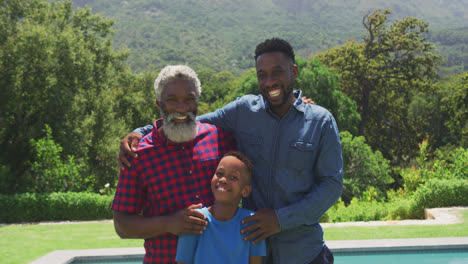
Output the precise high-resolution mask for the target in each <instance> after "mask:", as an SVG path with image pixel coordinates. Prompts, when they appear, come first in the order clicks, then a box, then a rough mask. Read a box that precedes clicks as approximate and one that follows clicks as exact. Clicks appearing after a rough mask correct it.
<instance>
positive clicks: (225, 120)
mask: <svg viewBox="0 0 468 264" xmlns="http://www.w3.org/2000/svg"><path fill="white" fill-rule="evenodd" d="M240 101H241V98H237V100H236V101H233V102H230V103H228V104H227V105H225V106H224V107H222V108H219V109H216V111H214V112H211V113H208V114H204V115H201V116H198V117H197V120H198V121H200V122H202V123H208V124H212V125H215V126H218V127H222V128H223V129H225V130H226V131H228V132H229V133H231V134H233V135H234V132H235V127H236V120H237V118H238V116H239V113H238V112H239V111H238V104H239V102H240Z"/></svg>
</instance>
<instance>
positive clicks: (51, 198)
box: [0, 192, 113, 223]
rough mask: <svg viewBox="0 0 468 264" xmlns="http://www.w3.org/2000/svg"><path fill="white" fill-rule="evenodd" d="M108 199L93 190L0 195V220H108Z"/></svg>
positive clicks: (110, 196) (109, 213)
mask: <svg viewBox="0 0 468 264" xmlns="http://www.w3.org/2000/svg"><path fill="white" fill-rule="evenodd" d="M112 200H113V196H112V195H99V194H94V193H73V192H68V193H50V194H37V193H23V194H14V195H3V194H0V211H1V212H4V213H2V214H1V215H0V222H2V223H20V222H38V221H65V220H69V221H71V220H97V219H110V218H112V212H111V210H110V209H109V208H110V205H111V203H112Z"/></svg>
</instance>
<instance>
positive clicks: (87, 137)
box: [0, 0, 138, 192]
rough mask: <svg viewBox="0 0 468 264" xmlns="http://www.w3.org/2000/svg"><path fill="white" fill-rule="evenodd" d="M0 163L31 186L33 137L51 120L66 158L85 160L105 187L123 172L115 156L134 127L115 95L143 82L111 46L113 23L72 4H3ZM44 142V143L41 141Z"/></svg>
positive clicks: (18, 187)
mask: <svg viewBox="0 0 468 264" xmlns="http://www.w3.org/2000/svg"><path fill="white" fill-rule="evenodd" d="M0 5H1V6H0V7H1V8H0V21H1V23H0V24H1V27H2V28H3V29H5V30H2V31H1V33H0V87H2V89H1V96H0V122H1V124H2V125H1V126H0V147H1V148H2V149H4V150H5V151H3V152H1V154H0V163H1V164H5V165H7V166H9V167H10V169H11V171H12V172H13V173H14V177H15V178H16V181H17V182H16V183H11V184H10V185H9V186H11V187H12V188H13V189H14V191H15V192H17V191H24V188H23V186H24V185H25V184H23V183H25V182H26V181H27V179H25V178H24V175H27V174H28V170H29V169H30V168H29V166H28V164H29V163H28V160H30V159H31V158H32V151H31V148H30V144H29V142H30V140H31V139H34V140H37V139H39V138H41V137H42V136H43V135H42V132H41V130H42V129H43V127H44V125H45V124H49V125H50V127H51V128H52V130H53V131H54V132H55V135H54V141H55V142H56V143H57V144H58V145H60V146H61V147H63V152H64V153H63V154H64V155H73V156H74V157H75V158H76V159H78V160H82V161H83V162H86V163H87V164H88V166H87V167H86V169H87V171H83V173H84V174H88V176H90V177H95V178H96V184H97V185H99V186H103V185H104V184H105V183H107V182H113V181H114V180H115V178H116V176H117V171H118V170H117V166H116V164H115V153H116V151H117V149H118V142H119V139H120V138H121V137H122V136H123V135H124V134H125V133H126V131H128V130H129V129H128V128H127V126H126V123H127V121H126V119H127V118H128V119H131V118H132V117H133V116H132V114H135V113H132V112H130V113H128V114H125V115H124V114H119V115H117V113H118V111H117V109H120V106H119V101H117V100H116V96H117V95H118V94H121V93H123V92H119V91H118V90H119V88H120V83H123V84H128V82H129V81H131V80H132V79H138V78H137V77H133V75H132V74H131V73H130V72H129V71H128V70H127V69H126V66H125V65H124V64H123V61H124V59H125V58H126V54H125V53H118V52H114V51H113V50H112V40H111V38H110V34H111V26H112V23H113V22H112V21H110V20H105V19H103V18H102V17H101V16H100V15H93V14H91V10H90V9H77V10H73V8H72V2H71V1H60V2H54V1H52V2H51V1H45V0H21V1H2V2H1V4H0ZM36 142H37V141H36ZM96 189H97V187H96Z"/></svg>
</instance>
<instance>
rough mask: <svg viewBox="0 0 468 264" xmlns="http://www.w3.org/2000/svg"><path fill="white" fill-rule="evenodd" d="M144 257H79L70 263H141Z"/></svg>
mask: <svg viewBox="0 0 468 264" xmlns="http://www.w3.org/2000/svg"><path fill="white" fill-rule="evenodd" d="M141 263H143V257H130V256H120V257H117V256H114V257H78V258H77V259H75V260H73V261H72V262H71V263H70V264H141Z"/></svg>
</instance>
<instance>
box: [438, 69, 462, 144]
mask: <svg viewBox="0 0 468 264" xmlns="http://www.w3.org/2000/svg"><path fill="white" fill-rule="evenodd" d="M439 94H440V98H441V111H442V112H443V113H444V114H445V115H446V116H447V118H446V121H445V120H444V121H445V122H444V125H445V126H446V127H447V128H448V131H450V136H451V142H450V143H454V144H456V145H459V146H464V147H468V74H467V73H465V74H462V75H457V76H454V78H453V79H451V80H450V82H449V83H447V84H446V85H445V86H443V88H442V90H441V91H440V92H439Z"/></svg>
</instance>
